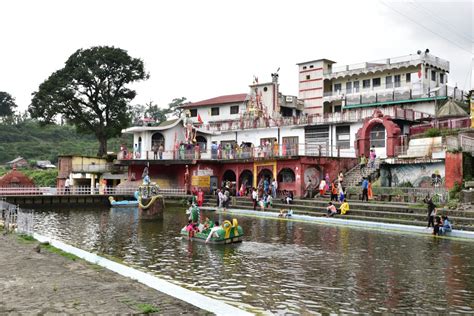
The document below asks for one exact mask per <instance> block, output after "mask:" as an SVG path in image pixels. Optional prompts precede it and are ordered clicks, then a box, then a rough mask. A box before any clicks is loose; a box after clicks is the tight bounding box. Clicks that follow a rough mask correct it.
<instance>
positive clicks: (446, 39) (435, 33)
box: [380, 1, 472, 55]
mask: <svg viewBox="0 0 474 316" xmlns="http://www.w3.org/2000/svg"><path fill="white" fill-rule="evenodd" d="M380 3H382V4H383V5H384V6H386V7H387V8H389V9H390V10H393V11H395V12H396V13H398V14H400V15H401V16H403V17H405V18H406V19H408V20H410V21H411V22H413V23H415V24H416V25H418V26H420V27H422V28H424V29H425V30H427V31H428V32H430V33H432V34H434V35H437V36H439V37H441V38H442V39H444V40H445V41H448V42H450V43H451V44H453V45H455V46H457V47H458V48H460V49H462V50H463V51H465V52H468V53H469V54H471V55H472V51H469V50H467V49H465V48H464V47H462V46H459V45H458V44H457V43H456V42H453V41H451V40H450V39H449V38H446V37H445V36H443V35H441V34H439V33H437V32H435V31H432V30H431V29H429V28H428V27H426V26H424V25H423V24H421V23H418V22H417V21H416V20H414V19H412V18H411V17H409V16H407V15H406V14H404V13H402V12H400V11H399V10H397V9H395V8H393V7H391V6H389V5H388V4H387V3H385V2H383V1H381V2H380Z"/></svg>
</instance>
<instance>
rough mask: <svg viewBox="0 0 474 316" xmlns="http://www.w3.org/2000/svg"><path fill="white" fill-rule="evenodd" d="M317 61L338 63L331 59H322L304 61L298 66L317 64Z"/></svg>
mask: <svg viewBox="0 0 474 316" xmlns="http://www.w3.org/2000/svg"><path fill="white" fill-rule="evenodd" d="M317 61H325V62H327V63H329V64H335V63H336V62H335V61H332V60H330V59H326V58H321V59H315V60H310V61H303V62H301V63H297V64H296V65H298V66H299V65H304V64H309V63H314V62H317Z"/></svg>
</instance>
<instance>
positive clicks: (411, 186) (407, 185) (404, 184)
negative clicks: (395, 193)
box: [398, 181, 413, 188]
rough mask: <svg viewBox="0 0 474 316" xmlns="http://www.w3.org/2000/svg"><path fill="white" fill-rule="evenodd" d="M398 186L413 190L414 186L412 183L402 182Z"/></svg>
mask: <svg viewBox="0 0 474 316" xmlns="http://www.w3.org/2000/svg"><path fill="white" fill-rule="evenodd" d="M398 186H399V187H402V188H413V184H412V183H411V182H410V181H406V182H402V183H400V184H399V185H398Z"/></svg>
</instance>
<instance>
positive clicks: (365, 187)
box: [362, 177, 369, 202]
mask: <svg viewBox="0 0 474 316" xmlns="http://www.w3.org/2000/svg"><path fill="white" fill-rule="evenodd" d="M363 179H364V180H363V181H362V201H364V199H365V200H366V201H367V202H368V201H369V194H368V193H369V181H368V180H367V178H366V177H364V178H363Z"/></svg>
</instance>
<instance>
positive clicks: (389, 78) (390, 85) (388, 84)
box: [374, 76, 393, 89]
mask: <svg viewBox="0 0 474 316" xmlns="http://www.w3.org/2000/svg"><path fill="white" fill-rule="evenodd" d="M392 79H393V78H392V76H387V77H385V88H387V89H389V88H393V81H392ZM374 86H375V84H374Z"/></svg>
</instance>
